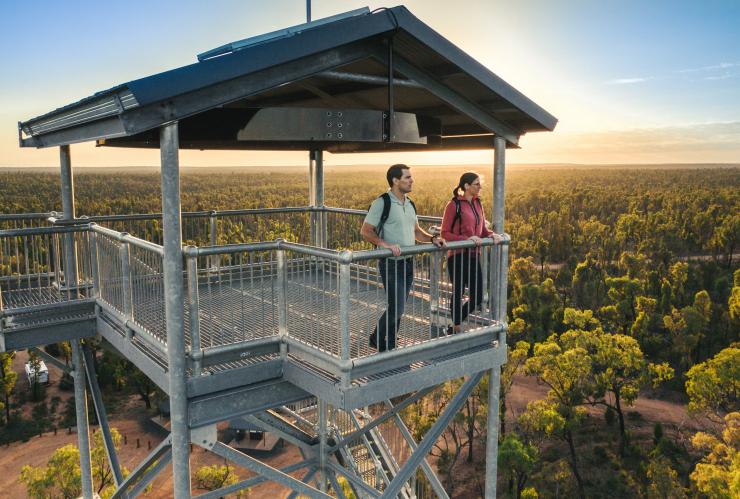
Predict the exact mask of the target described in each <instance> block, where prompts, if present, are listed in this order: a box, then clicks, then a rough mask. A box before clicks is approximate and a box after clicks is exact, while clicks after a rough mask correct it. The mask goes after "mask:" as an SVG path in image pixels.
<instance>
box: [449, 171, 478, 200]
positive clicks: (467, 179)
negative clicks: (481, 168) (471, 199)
mask: <svg viewBox="0 0 740 499" xmlns="http://www.w3.org/2000/svg"><path fill="white" fill-rule="evenodd" d="M478 178H480V175H478V174H477V173H475V172H465V173H463V174H462V175H461V176H460V182H458V184H457V186H455V188H454V189H452V199H456V198H457V196H458V195H459V191H463V192H465V184H472V183H473V182H475V181H476V180H477V179H478Z"/></svg>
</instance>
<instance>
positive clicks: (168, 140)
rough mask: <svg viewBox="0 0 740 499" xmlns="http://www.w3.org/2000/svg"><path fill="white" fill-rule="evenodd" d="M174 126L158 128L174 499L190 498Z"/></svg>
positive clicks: (178, 181)
mask: <svg viewBox="0 0 740 499" xmlns="http://www.w3.org/2000/svg"><path fill="white" fill-rule="evenodd" d="M177 130H178V127H177V122H171V123H168V124H166V125H163V126H162V127H161V128H160V135H159V148H160V155H161V161H162V167H161V169H162V221H163V225H164V245H163V246H164V259H163V260H164V261H163V264H164V295H165V304H164V308H165V316H166V319H167V365H168V367H169V385H170V392H169V394H170V422H171V425H172V426H171V427H172V474H173V482H174V487H173V490H174V495H175V498H176V499H184V498H188V497H190V446H189V443H190V437H189V434H188V399H187V386H186V380H185V369H186V357H185V355H186V351H185V329H184V326H185V320H184V319H185V310H184V308H185V307H184V298H185V297H184V296H183V282H182V278H183V277H182V276H183V273H182V272H183V265H182V232H181V227H180V215H181V209H180V163H179V158H178V149H179V142H178V132H177Z"/></svg>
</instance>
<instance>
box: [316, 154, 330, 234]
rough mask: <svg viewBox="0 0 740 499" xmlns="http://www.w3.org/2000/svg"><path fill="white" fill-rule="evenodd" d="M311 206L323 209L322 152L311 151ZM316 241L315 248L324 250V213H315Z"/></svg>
mask: <svg viewBox="0 0 740 499" xmlns="http://www.w3.org/2000/svg"><path fill="white" fill-rule="evenodd" d="M313 157H314V165H313V196H314V199H313V203H314V204H313V206H315V207H316V208H323V207H324V151H322V150H320V149H319V150H316V151H313ZM315 227H316V240H315V241H313V243H314V245H315V246H320V247H322V248H326V245H327V240H326V212H324V211H319V212H316V225H315Z"/></svg>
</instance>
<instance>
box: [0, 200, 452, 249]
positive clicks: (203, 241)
mask: <svg viewBox="0 0 740 499" xmlns="http://www.w3.org/2000/svg"><path fill="white" fill-rule="evenodd" d="M366 214H367V211H366V210H353V209H347V208H334V207H310V206H301V207H284V208H259V209H247V210H221V211H218V210H212V211H190V212H183V213H182V224H181V225H182V238H183V243H184V244H190V245H194V246H199V247H202V246H217V245H226V244H240V243H252V242H263V241H274V240H276V239H284V240H286V241H290V242H295V243H299V244H311V242H312V241H316V242H318V243H321V244H318V245H319V246H324V247H327V248H331V249H337V250H339V249H351V250H363V249H372V245H370V244H369V243H367V242H365V241H363V239H362V237H361V236H360V228H361V226H362V221H363V219H364V218H365V215H366ZM3 216H4V217H6V218H5V222H6V223H7V224H10V225H12V226H13V228H14V227H16V226H18V227H22V226H24V225H21V224H22V223H31V222H28V221H26V222H24V220H33V221H34V223H42V222H43V223H44V224H46V223H47V220H46V219H47V218H48V221H49V222H48V223H53V224H70V223H79V221H80V220H83V221H85V222H95V223H97V224H100V225H103V226H105V227H107V228H109V229H112V230H116V231H119V232H126V233H128V234H131V235H133V236H135V237H138V238H141V239H144V240H146V241H151V242H153V243H156V244H160V245H161V244H162V215H161V213H145V214H132V215H94V216H83V217H80V218H79V219H78V220H77V221H75V222H67V221H64V220H61V219H59V214H57V213H55V212H52V213H51V214H30V215H0V224H2V223H3V218H2V217H3ZM441 221H442V219H441V218H440V217H430V216H421V215H420V216H419V222H420V223H423V224H437V225H438V224H440V223H441ZM1 226H2V225H0V227H1ZM312 232H313V234H312ZM323 234H325V236H324V235H323ZM322 238H324V239H325V240H323V241H322Z"/></svg>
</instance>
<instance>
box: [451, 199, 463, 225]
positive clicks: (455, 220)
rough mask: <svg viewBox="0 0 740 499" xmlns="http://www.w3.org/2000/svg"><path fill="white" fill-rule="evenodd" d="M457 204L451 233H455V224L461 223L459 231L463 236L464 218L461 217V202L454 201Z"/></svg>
mask: <svg viewBox="0 0 740 499" xmlns="http://www.w3.org/2000/svg"><path fill="white" fill-rule="evenodd" d="M452 201H453V202H454V203H455V217H454V218H453V219H452V225H451V226H450V232H452V231H453V229H454V228H455V224H456V223H458V222H460V229H459V230H458V233H459V234H462V221H461V218H462V216H461V215H460V200H459V199H457V198H454V199H453V200H452Z"/></svg>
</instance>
